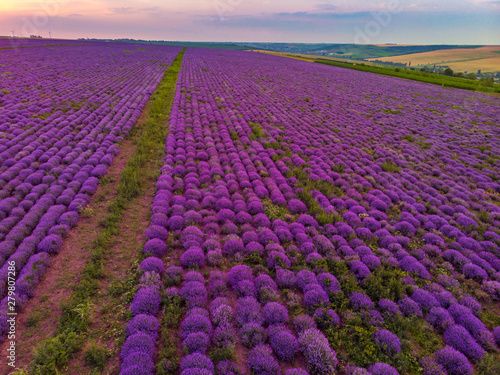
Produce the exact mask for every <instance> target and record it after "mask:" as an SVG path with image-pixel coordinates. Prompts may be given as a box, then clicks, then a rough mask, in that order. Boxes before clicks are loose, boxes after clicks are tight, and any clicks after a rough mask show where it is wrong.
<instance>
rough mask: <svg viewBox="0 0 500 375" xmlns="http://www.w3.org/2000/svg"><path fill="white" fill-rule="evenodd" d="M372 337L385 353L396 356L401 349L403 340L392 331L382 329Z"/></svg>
mask: <svg viewBox="0 0 500 375" xmlns="http://www.w3.org/2000/svg"><path fill="white" fill-rule="evenodd" d="M372 339H373V341H375V343H377V345H378V346H379V347H380V349H381V350H382V351H383V352H384V353H385V354H388V355H390V356H394V355H396V354H398V353H399V352H400V351H401V342H400V341H399V338H398V336H396V335H395V334H394V333H392V332H391V331H388V330H386V329H381V330H379V331H377V332H375V333H374V334H373V336H372Z"/></svg>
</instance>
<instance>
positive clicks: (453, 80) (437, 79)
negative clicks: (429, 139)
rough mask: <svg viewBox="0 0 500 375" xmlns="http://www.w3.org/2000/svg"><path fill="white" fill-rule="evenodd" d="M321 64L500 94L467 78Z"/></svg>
mask: <svg viewBox="0 0 500 375" xmlns="http://www.w3.org/2000/svg"><path fill="white" fill-rule="evenodd" d="M315 62H316V63H319V64H325V65H333V66H338V67H341V68H349V69H354V70H360V71H363V72H370V73H377V74H383V75H386V76H391V77H399V78H406V79H411V80H413V81H419V82H426V83H432V84H435V85H441V86H444V87H454V88H457V89H465V90H472V91H484V92H495V93H500V85H499V84H493V87H488V86H484V85H482V84H481V82H480V81H475V80H469V79H465V78H457V77H449V76H444V75H440V74H435V73H430V72H420V71H417V70H406V69H392V68H383V67H378V66H369V65H365V64H362V63H361V64H360V63H356V64H354V63H352V64H351V63H344V62H337V61H332V60H324V59H317V60H316V61H315Z"/></svg>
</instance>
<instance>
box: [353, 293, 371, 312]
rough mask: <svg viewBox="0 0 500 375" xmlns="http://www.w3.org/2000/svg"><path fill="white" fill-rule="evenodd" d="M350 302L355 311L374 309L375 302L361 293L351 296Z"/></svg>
mask: <svg viewBox="0 0 500 375" xmlns="http://www.w3.org/2000/svg"><path fill="white" fill-rule="evenodd" d="M349 300H350V302H351V306H352V308H353V309H354V310H356V311H360V310H367V309H372V308H373V302H372V300H371V299H370V297H368V296H367V295H365V294H363V293H359V292H354V293H353V294H351V296H350V297H349Z"/></svg>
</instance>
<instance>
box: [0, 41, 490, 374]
mask: <svg viewBox="0 0 500 375" xmlns="http://www.w3.org/2000/svg"><path fill="white" fill-rule="evenodd" d="M499 119H500V102H499V98H498V97H497V96H491V95H484V94H479V93H475V92H470V91H465V90H464V91H462V90H457V89H444V88H441V87H440V86H436V85H430V84H425V83H420V82H415V81H408V80H403V79H398V78H393V77H387V76H382V75H376V74H372V73H368V72H361V71H355V70H351V69H344V68H340V67H335V66H328V65H323V64H314V63H311V62H308V61H301V60H297V59H287V58H284V57H280V56H274V55H267V54H260V53H254V52H244V51H228V50H216V49H201V48H187V49H182V47H169V46H153V45H144V44H143V45H135V44H118V43H99V42H81V43H79V44H76V45H72V44H71V43H53V47H49V46H43V45H40V43H39V42H38V44H36V43H35V42H33V44H32V45H30V44H29V43H28V44H27V45H25V46H24V48H15V49H6V50H4V51H0V161H1V168H0V293H1V296H0V297H1V298H2V300H1V303H0V340H2V343H1V344H0V350H1V353H2V359H1V361H0V363H1V364H2V367H1V369H0V371H1V373H5V374H18V375H20V374H122V375H136V374H141V375H143V374H144V375H150V374H158V375H163V374H181V375H232V374H234V375H237V374H247V375H252V374H254V375H274V374H281V375H307V374H309V375H332V374H346V375H364V374H368V375H369V374H372V375H396V374H424V375H472V374H485V375H486V374H500V354H499V350H500V349H499V345H500V303H499V301H500V248H499V246H500V181H499V178H500V127H499V126H500V123H499ZM13 317H14V318H15V319H13ZM12 335H14V337H12ZM6 353H7V355H6Z"/></svg>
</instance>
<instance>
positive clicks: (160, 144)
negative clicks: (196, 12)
mask: <svg viewBox="0 0 500 375" xmlns="http://www.w3.org/2000/svg"><path fill="white" fill-rule="evenodd" d="M184 52H185V48H184V49H183V50H182V51H181V52H180V53H179V54H178V55H177V56H176V58H175V60H174V61H173V63H172V65H171V66H170V67H169V68H168V70H167V71H166V73H165V76H164V77H163V79H162V81H161V82H160V84H159V86H158V88H157V89H156V91H155V92H154V93H153V95H152V96H151V99H150V113H149V114H148V115H149V118H147V120H146V121H145V123H144V126H143V127H142V130H140V132H141V133H140V135H138V140H137V146H136V149H135V151H134V153H133V155H132V157H131V158H130V159H129V160H128V161H127V165H126V166H125V168H124V169H123V170H122V172H121V174H120V180H119V183H118V188H117V195H116V197H115V198H114V200H113V201H112V202H111V204H110V206H109V208H108V211H109V214H108V215H107V217H106V218H104V220H103V221H102V230H101V232H100V233H99V234H98V236H97V238H96V239H95V240H94V241H93V245H92V249H91V250H90V251H91V257H90V259H89V260H88V262H87V264H86V265H85V267H84V269H83V271H82V275H81V280H80V283H79V284H78V285H77V286H76V287H75V288H74V290H73V293H72V295H71V297H70V299H69V301H68V302H67V303H66V304H65V305H64V306H63V307H62V315H61V317H60V320H59V323H58V327H57V331H56V335H55V336H54V337H50V338H48V339H46V340H44V341H42V342H41V343H40V344H39V346H38V347H37V348H36V349H35V355H34V360H33V362H32V363H31V365H30V370H29V374H33V375H45V374H47V375H49V374H50V375H53V374H58V373H60V371H61V369H63V368H64V367H65V366H66V365H67V364H68V361H69V359H70V358H72V357H74V356H75V355H76V353H78V352H79V351H80V350H81V349H82V347H83V344H84V338H85V336H86V335H85V334H86V331H87V330H88V325H89V314H90V309H91V306H92V298H93V296H95V295H96V294H97V292H98V289H99V280H100V279H103V278H105V277H106V272H105V263H106V260H107V258H109V256H110V254H107V253H106V251H107V250H108V249H110V248H111V246H112V244H113V240H114V239H116V237H117V236H119V235H120V233H119V227H120V223H121V221H122V218H123V213H124V211H125V210H126V209H127V207H128V206H129V204H130V201H131V200H132V199H134V198H136V197H138V196H140V195H141V194H143V193H144V191H145V190H146V189H145V186H144V185H145V182H146V181H154V179H151V177H152V176H157V175H158V174H159V166H160V165H161V163H162V157H163V155H164V147H165V138H166V136H167V133H168V131H167V126H166V123H167V121H168V117H169V115H170V111H171V109H172V104H173V101H174V97H175V89H176V84H177V76H178V74H179V71H180V69H181V63H182V58H183V55H184ZM137 131H138V130H136V131H135V132H137ZM133 134H134V133H133ZM23 373H24V374H25V373H26V372H25V371H24V370H20V371H19V372H18V374H23Z"/></svg>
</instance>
